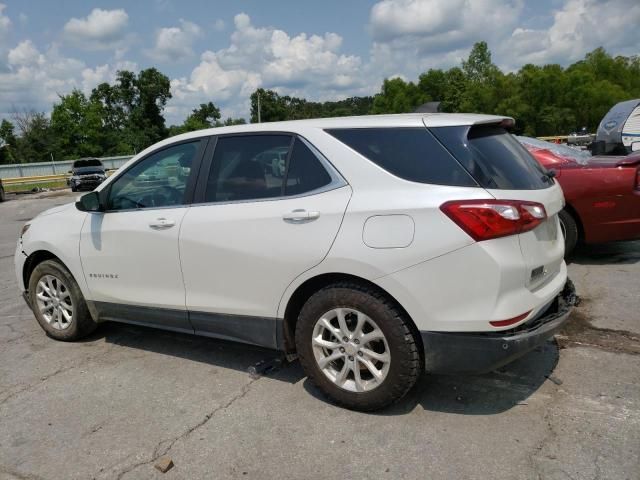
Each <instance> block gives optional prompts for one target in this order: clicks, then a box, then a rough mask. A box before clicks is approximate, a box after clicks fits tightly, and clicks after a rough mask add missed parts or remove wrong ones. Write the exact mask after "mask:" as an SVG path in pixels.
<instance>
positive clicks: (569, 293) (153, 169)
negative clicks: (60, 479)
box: [15, 114, 573, 410]
mask: <svg viewBox="0 0 640 480" xmlns="http://www.w3.org/2000/svg"><path fill="white" fill-rule="evenodd" d="M512 124H513V120H512V119H510V118H504V117H495V116H488V115H467V114H431V115H429V114H427V115H424V114H408V115H389V116H363V117H353V118H336V119H320V120H303V121H295V122H282V123H263V124H253V125H243V126H235V127H226V128H215V129H210V130H203V131H198V132H192V133H188V134H185V135H180V136H177V137H173V138H169V139H167V140H164V141H162V142H160V143H158V144H156V145H154V146H152V147H149V148H148V149H146V150H145V151H143V152H141V153H140V154H138V155H136V157H135V158H133V159H132V160H131V161H129V162H128V163H127V164H126V165H125V166H123V167H122V168H120V170H119V171H118V172H117V173H116V174H115V175H113V176H112V177H110V178H109V179H108V180H107V181H106V182H105V183H103V184H102V185H100V186H99V187H98V189H97V190H96V191H94V192H91V193H89V194H86V195H84V196H82V197H81V198H80V199H79V200H78V202H77V203H76V204H75V205H73V204H69V205H66V206H62V207H57V208H54V209H51V210H49V211H47V212H44V213H42V214H41V215H39V216H38V217H36V218H35V219H33V220H32V221H31V222H30V223H29V224H27V225H25V227H24V228H23V231H22V234H21V237H20V240H19V243H18V247H17V250H16V255H15V263H16V274H17V277H18V281H19V285H20V287H21V288H22V290H23V291H24V297H25V299H26V300H27V303H28V304H29V305H30V307H31V308H32V309H33V311H34V313H35V316H36V318H37V320H38V322H39V323H40V325H41V326H42V328H43V329H44V330H45V331H46V332H47V334H49V335H50V336H51V337H53V338H55V339H58V340H75V339H78V338H80V337H82V336H84V335H87V334H88V333H90V332H92V331H93V330H94V329H95V328H96V326H97V325H98V324H99V323H100V322H103V321H106V320H115V321H120V322H129V323H135V324H139V325H149V326H154V327H159V328H164V329H168V330H174V331H179V332H187V333H193V334H197V335H207V336H211V337H216V338H223V339H230V340H237V341H240V342H245V343H250V344H255V345H261V346H265V347H270V348H274V349H279V350H282V351H284V352H286V353H287V354H290V355H294V354H297V355H298V357H299V359H300V361H301V363H302V365H303V367H304V369H305V371H306V373H307V374H308V375H309V377H310V378H311V379H312V380H313V381H314V382H315V383H316V384H317V385H318V386H319V387H320V389H322V390H323V391H324V392H325V393H327V394H328V395H329V396H330V397H331V398H332V399H333V400H334V401H336V402H337V403H339V404H341V405H344V406H346V407H349V408H354V409H361V410H372V409H376V408H380V407H383V406H386V405H388V404H390V403H391V402H393V401H395V400H397V399H399V398H401V397H402V396H403V395H404V394H405V393H407V391H408V390H409V389H410V388H411V387H412V386H413V385H414V383H415V382H416V380H417V378H418V377H419V375H420V373H421V372H422V371H423V370H425V371H427V372H450V373H456V372H457V373H470V372H483V371H489V370H491V369H494V368H496V367H497V366H499V365H502V364H505V363H507V362H509V361H511V360H513V359H514V358H516V357H518V356H520V355H522V354H523V353H525V352H527V351H528V350H530V349H532V348H533V347H534V346H536V345H538V344H539V343H540V342H542V341H543V340H545V339H546V338H548V337H550V336H551V335H552V334H553V333H554V332H555V331H556V330H557V329H558V328H559V327H560V326H561V324H562V323H563V322H564V321H565V320H566V318H567V316H568V314H569V311H570V308H571V304H572V298H573V290H572V287H571V283H570V282H569V281H568V280H567V270H566V265H565V263H564V261H563V253H564V243H563V239H562V237H561V233H559V228H558V216H557V213H558V212H559V211H560V210H561V209H562V207H563V203H564V199H563V195H562V190H561V189H560V187H559V186H558V184H557V183H556V182H555V181H554V180H553V179H552V175H550V174H549V173H548V172H546V171H545V170H543V169H542V168H541V167H540V166H539V165H538V164H537V163H536V161H535V160H534V159H533V158H532V157H531V156H530V155H529V154H528V153H527V151H526V150H525V149H524V148H523V147H522V146H521V145H520V144H519V143H518V142H517V140H515V139H514V138H513V137H512V136H511V135H510V134H509V133H508V132H507V130H506V129H508V128H509V127H510V126H511V125H512ZM283 158H285V161H284V165H283V171H279V172H277V173H278V174H276V172H275V170H274V168H273V165H274V163H279V162H280V161H281V160H282V159H283Z"/></svg>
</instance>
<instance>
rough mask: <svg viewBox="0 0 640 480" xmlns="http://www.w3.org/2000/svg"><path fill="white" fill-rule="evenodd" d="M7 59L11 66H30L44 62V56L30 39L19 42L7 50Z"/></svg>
mask: <svg viewBox="0 0 640 480" xmlns="http://www.w3.org/2000/svg"><path fill="white" fill-rule="evenodd" d="M8 59H9V65H11V66H31V65H39V64H42V63H43V62H44V57H43V56H42V55H41V54H40V52H39V51H38V49H37V48H36V47H35V46H34V45H33V43H32V42H31V40H25V41H23V42H20V43H19V44H18V46H17V47H15V48H13V49H11V50H9V56H8Z"/></svg>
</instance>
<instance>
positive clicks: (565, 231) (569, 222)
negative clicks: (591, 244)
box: [558, 210, 578, 257]
mask: <svg viewBox="0 0 640 480" xmlns="http://www.w3.org/2000/svg"><path fill="white" fill-rule="evenodd" d="M558 218H559V219H560V230H562V236H563V237H564V256H565V257H568V256H569V255H571V253H572V252H573V249H574V248H575V246H576V244H577V243H578V224H577V223H576V221H575V219H574V218H573V216H572V215H571V214H570V213H569V212H567V211H566V210H561V211H560V213H559V214H558Z"/></svg>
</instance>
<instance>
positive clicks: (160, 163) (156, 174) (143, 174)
mask: <svg viewBox="0 0 640 480" xmlns="http://www.w3.org/2000/svg"><path fill="white" fill-rule="evenodd" d="M199 143H200V142H199V141H197V142H192V143H183V144H180V145H175V146H173V147H169V148H165V149H163V150H161V151H159V152H156V153H153V154H151V155H149V156H148V157H146V158H145V159H143V160H141V161H140V162H138V163H136V164H135V165H134V166H133V167H131V168H130V169H129V170H127V171H126V172H125V173H124V174H122V175H121V176H120V177H118V178H117V179H116V180H115V181H114V182H113V183H112V184H111V190H110V192H109V210H124V209H130V208H151V207H168V206H173V205H182V204H184V193H185V190H186V187H187V180H188V178H189V174H190V173H191V164H192V163H193V160H194V157H195V155H196V151H197V150H198V145H199Z"/></svg>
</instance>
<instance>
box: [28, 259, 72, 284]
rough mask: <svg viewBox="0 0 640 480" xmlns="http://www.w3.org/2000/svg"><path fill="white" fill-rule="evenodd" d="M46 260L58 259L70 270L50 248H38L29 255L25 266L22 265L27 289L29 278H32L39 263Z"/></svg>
mask: <svg viewBox="0 0 640 480" xmlns="http://www.w3.org/2000/svg"><path fill="white" fill-rule="evenodd" d="M46 260H57V261H58V262H60V263H61V264H62V265H64V267H65V268H66V269H67V270H69V268H68V267H67V266H66V265H65V263H64V262H63V261H62V260H60V258H59V257H58V256H56V255H54V254H53V253H51V252H50V251H49V250H36V251H35V252H33V253H32V254H30V255H29V256H28V257H27V259H26V260H25V262H24V266H23V267H22V281H23V282H24V286H25V288H26V289H28V287H29V279H30V278H31V274H32V273H33V270H34V269H35V268H36V267H37V266H38V264H40V263H42V262H44V261H46Z"/></svg>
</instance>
